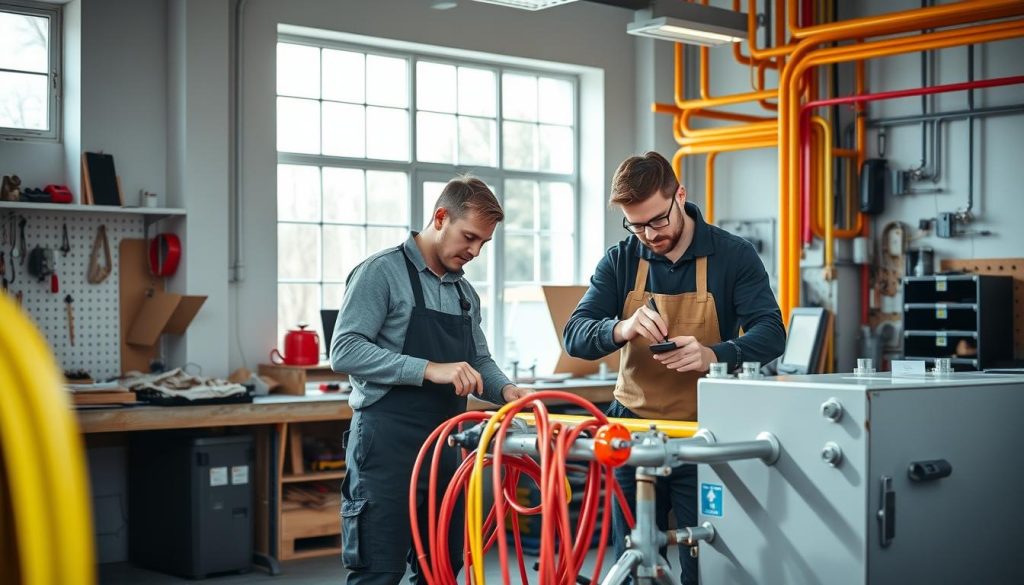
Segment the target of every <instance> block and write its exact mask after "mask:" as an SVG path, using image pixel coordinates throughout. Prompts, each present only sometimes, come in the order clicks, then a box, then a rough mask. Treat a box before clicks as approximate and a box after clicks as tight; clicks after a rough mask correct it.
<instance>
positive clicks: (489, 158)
mask: <svg viewBox="0 0 1024 585" xmlns="http://www.w3.org/2000/svg"><path fill="white" fill-rule="evenodd" d="M495 126H496V123H495V121H494V120H487V119H483V118H466V117H463V116H460V117H459V164H463V165H480V166H486V167H493V166H495V160H494V159H495V158H496V157H495V148H494V135H495Z"/></svg>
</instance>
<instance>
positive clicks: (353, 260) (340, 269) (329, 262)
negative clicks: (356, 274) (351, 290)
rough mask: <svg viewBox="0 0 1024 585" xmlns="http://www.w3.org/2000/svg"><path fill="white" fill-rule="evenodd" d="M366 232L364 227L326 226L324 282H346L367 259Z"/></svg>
mask: <svg viewBox="0 0 1024 585" xmlns="http://www.w3.org/2000/svg"><path fill="white" fill-rule="evenodd" d="M365 232H366V228H364V227H362V226H359V227H356V226H348V225H325V226H324V280H335V281H340V282H344V281H345V280H346V279H347V278H348V275H349V273H350V272H352V269H353V268H355V267H356V265H358V264H359V263H360V262H362V261H363V260H364V259H366V245H365V243H364V242H365ZM339 300H340V298H339Z"/></svg>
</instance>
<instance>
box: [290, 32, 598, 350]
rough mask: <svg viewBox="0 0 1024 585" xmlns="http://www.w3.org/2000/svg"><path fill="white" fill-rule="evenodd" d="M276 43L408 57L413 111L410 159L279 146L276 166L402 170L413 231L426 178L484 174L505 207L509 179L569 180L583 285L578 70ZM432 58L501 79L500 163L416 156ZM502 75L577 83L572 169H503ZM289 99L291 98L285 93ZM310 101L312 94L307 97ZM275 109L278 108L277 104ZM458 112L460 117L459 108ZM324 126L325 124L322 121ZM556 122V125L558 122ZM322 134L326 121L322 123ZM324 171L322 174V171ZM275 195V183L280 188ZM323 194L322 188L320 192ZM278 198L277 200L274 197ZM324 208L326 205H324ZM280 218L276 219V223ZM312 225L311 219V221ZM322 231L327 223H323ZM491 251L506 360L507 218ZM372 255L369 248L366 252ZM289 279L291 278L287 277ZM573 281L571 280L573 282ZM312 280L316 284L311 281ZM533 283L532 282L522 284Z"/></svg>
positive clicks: (296, 39)
mask: <svg viewBox="0 0 1024 585" xmlns="http://www.w3.org/2000/svg"><path fill="white" fill-rule="evenodd" d="M276 42H277V43H288V44H296V45H305V46H310V47H316V48H319V49H337V50H342V51H352V52H358V53H362V54H364V55H370V54H373V55H381V56H387V57H394V58H401V59H405V60H406V61H407V63H408V65H407V67H408V69H407V71H408V75H409V85H408V88H407V91H408V94H409V95H408V102H407V103H408V106H407V111H408V112H409V128H408V136H407V139H408V144H409V159H408V160H406V161H396V160H382V159H375V158H369V157H367V156H363V157H345V156H333V155H322V154H320V155H314V154H301V153H289V152H281V151H278V150H277V147H276V145H275V153H276V154H277V164H278V165H282V164H287V165H309V166H316V167H320V168H324V167H343V168H353V169H364V170H387V171H401V172H406V173H408V176H409V182H408V185H409V190H410V192H409V193H407V196H408V197H409V206H410V207H409V210H410V215H409V221H410V229H412V230H416V231H419V230H420V229H422V228H423V225H422V224H423V220H424V218H423V217H421V213H422V210H423V186H424V183H425V182H430V181H438V180H443V181H445V182H446V181H448V180H450V179H451V178H452V177H454V176H456V175H458V174H462V173H470V174H472V175H473V176H476V177H479V178H480V179H482V180H484V181H485V182H487V183H488V184H489V185H493V186H494V187H495V195H496V196H497V198H498V201H499V203H501V205H502V207H504V205H505V194H504V191H505V189H504V187H505V181H507V180H509V179H520V180H527V181H536V182H538V183H544V182H563V183H569V184H570V185H571V186H572V189H573V201H574V204H573V209H574V217H573V225H572V238H573V253H572V257H573V275H572V279H571V281H572V282H571V283H576V284H578V283H579V280H580V277H579V275H580V274H581V267H580V258H581V251H580V248H581V233H580V230H581V227H582V226H581V217H582V209H581V208H582V200H583V197H582V193H581V191H580V188H581V179H580V174H581V173H580V162H581V156H580V149H581V144H580V134H581V129H580V119H581V117H580V108H581V101H582V100H581V95H580V93H581V87H582V83H581V77H580V74H578V73H573V72H566V71H564V70H546V69H543V68H539V67H531V66H523V65H519V64H513V63H502V62H501V61H500V60H499V59H498V58H497V57H498V56H496V60H495V61H487V60H482V59H475V58H472V57H453V56H451V55H450V54H446V53H442V52H440V51H439V52H437V53H432V52H430V51H429V50H426V49H422V48H421V49H415V50H414V49H401V50H398V49H392V48H389V47H382V46H378V45H375V44H371V43H365V44H364V43H358V42H346V41H340V40H335V39H324V38H317V37H306V36H303V35H297V34H291V33H278V35H277V40H276ZM420 60H423V61H429V62H431V63H439V64H445V65H452V66H455V67H459V66H467V67H474V68H479V69H488V70H491V71H493V72H494V74H495V77H496V88H495V89H496V91H495V116H494V120H495V124H496V132H497V135H496V136H495V142H496V144H495V149H496V152H495V166H469V165H463V164H449V163H434V162H422V161H419V160H417V153H416V148H417V114H418V113H419V112H420V110H419V108H418V103H417V99H416V89H417V83H418V79H417V75H418V72H417V63H418V62H419V61H420ZM503 73H519V74H525V75H532V76H536V77H545V78H551V79H562V80H565V81H568V82H570V83H571V84H572V87H573V104H572V105H573V117H572V140H573V146H574V148H573V161H572V162H573V170H572V172H571V173H553V172H544V171H540V170H530V171H521V170H513V169H506V168H504V141H503V140H502V138H503V136H504V134H503V132H504V130H503V121H504V117H503V111H502V96H503V91H504V87H503V75H502V74H503ZM322 84H323V78H322V77H321V86H322ZM274 96H275V99H276V98H277V97H281V96H280V95H279V94H278V93H277V90H276V88H275V90H274ZM286 97H287V96H286ZM303 99H310V98H303ZM317 101H318V102H320V103H323V102H324V101H333V100H324V99H323V97H322V91H321V97H320V98H318V99H317ZM422 111H425V112H431V111H432V110H422ZM275 112H276V108H275ZM453 115H455V116H458V115H459V114H458V112H456V113H454V114H453ZM532 123H533V124H538V125H541V124H543V123H542V122H541V121H540V120H537V121H534V122H532ZM321 124H322V122H321ZM556 126H557V124H556ZM321 132H322V125H321ZM322 144H323V136H322V134H321V148H322ZM321 173H322V172H321ZM321 185H322V174H321ZM321 188H322V187H321ZM275 194H276V187H275ZM321 196H322V191H321ZM275 201H276V199H275ZM321 206H322V203H321ZM280 223H281V222H280V221H278V220H275V224H280ZM310 223H312V222H310ZM319 225H321V229H322V226H323V225H326V224H324V222H323V221H322V218H321V221H320V222H319ZM488 245H489V246H490V251H491V254H492V260H491V262H492V264H491V269H492V271H493V272H492V282H490V283H488V284H489V286H490V287H491V290H490V291H489V293H488V294H489V300H490V302H491V307H492V311H491V314H490V315H489V317H488V320H489V325H490V326H491V327H492V329H491V331H490V333H489V335H488V337H487V340H488V344H489V347H490V350H491V353H492V356H493V357H494V359H495V360H496V361H498V362H499V364H500V363H501V361H500V360H502V359H503V358H504V354H505V348H506V344H507V340H506V332H505V329H506V328H505V314H504V313H505V311H504V304H505V294H504V291H505V287H506V286H507V285H506V279H505V274H504V270H505V266H504V261H503V252H504V248H505V229H504V222H503V223H502V224H499V225H498V228H497V229H496V230H495V234H494V239H493V241H492V242H490V243H489V244H488ZM369 253H371V252H370V251H369V250H367V254H369ZM322 263H323V259H321V273H320V277H321V280H320V281H319V282H320V285H321V295H320V296H321V306H323V304H324V299H323V292H322V290H323V284H324V281H323V280H322V278H323V266H322ZM275 282H276V283H278V284H281V283H284V282H286V281H282V280H280V277H277V278H276V279H275ZM288 282H290V281H288ZM571 283H569V284H571ZM309 284H313V283H312V282H309ZM542 284H544V283H543V282H541V281H537V282H536V283H534V285H535V286H541V285H542ZM523 285H524V286H529V284H528V283H526V284H523ZM482 325H483V328H484V330H485V331H486V330H487V326H488V323H483V324H482Z"/></svg>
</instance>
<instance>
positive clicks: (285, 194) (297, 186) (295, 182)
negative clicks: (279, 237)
mask: <svg viewBox="0 0 1024 585" xmlns="http://www.w3.org/2000/svg"><path fill="white" fill-rule="evenodd" d="M277 220H278V221H320V169H318V168H317V167H310V166H299V165H278V166H277Z"/></svg>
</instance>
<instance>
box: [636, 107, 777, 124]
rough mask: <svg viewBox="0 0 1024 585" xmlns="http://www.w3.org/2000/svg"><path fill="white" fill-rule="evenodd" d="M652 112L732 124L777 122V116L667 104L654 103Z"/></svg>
mask: <svg viewBox="0 0 1024 585" xmlns="http://www.w3.org/2000/svg"><path fill="white" fill-rule="evenodd" d="M651 111H652V112H654V113H655V114H671V115H673V116H681V115H683V112H693V115H694V116H696V117H698V118H708V119H711V120H729V121H732V122H765V121H774V120H777V118H776V117H775V116H752V115H750V114H737V113H735V112H723V111H722V110H702V109H699V108H698V109H696V110H681V109H679V106H677V105H675V104H666V103H660V102H654V103H652V104H651Z"/></svg>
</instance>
